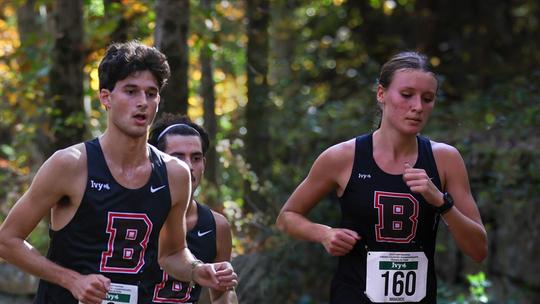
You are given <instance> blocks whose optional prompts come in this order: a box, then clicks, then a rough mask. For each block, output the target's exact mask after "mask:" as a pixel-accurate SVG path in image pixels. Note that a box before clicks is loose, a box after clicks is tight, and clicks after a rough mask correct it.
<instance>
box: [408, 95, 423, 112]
mask: <svg viewBox="0 0 540 304" xmlns="http://www.w3.org/2000/svg"><path fill="white" fill-rule="evenodd" d="M409 105H410V108H411V110H413V111H415V112H422V96H420V95H416V96H415V97H414V98H412V100H411V101H410V104H409Z"/></svg>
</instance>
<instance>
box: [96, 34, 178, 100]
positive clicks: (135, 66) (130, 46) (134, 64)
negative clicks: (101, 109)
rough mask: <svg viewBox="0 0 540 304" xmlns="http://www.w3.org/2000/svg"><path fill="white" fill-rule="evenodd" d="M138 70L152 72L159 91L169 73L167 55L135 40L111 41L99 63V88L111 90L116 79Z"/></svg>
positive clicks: (121, 78)
mask: <svg viewBox="0 0 540 304" xmlns="http://www.w3.org/2000/svg"><path fill="white" fill-rule="evenodd" d="M139 71H149V72H150V73H152V75H154V77H155V78H156V80H157V82H158V86H159V90H160V91H161V89H163V87H164V86H165V85H166V84H167V79H168V78H169V76H170V75H171V71H170V68H169V63H168V62H167V57H166V56H165V55H164V54H163V53H161V52H160V51H159V50H158V49H156V48H154V47H149V46H146V45H144V44H142V43H140V42H139V41H136V40H133V41H129V42H124V43H113V44H111V45H110V46H109V47H108V48H107V52H106V53H105V56H104V57H103V59H102V60H101V62H100V64H99V68H98V75H99V89H100V90H101V89H107V90H109V91H112V90H113V89H114V86H115V85H116V83H117V82H118V81H120V80H123V79H126V78H127V77H129V76H130V75H132V74H133V73H135V72H139Z"/></svg>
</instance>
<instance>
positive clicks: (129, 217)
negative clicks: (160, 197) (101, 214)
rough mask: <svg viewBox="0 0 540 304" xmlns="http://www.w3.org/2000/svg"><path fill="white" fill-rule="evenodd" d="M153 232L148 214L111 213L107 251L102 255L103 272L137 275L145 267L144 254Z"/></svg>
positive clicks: (109, 215) (108, 224)
mask: <svg viewBox="0 0 540 304" xmlns="http://www.w3.org/2000/svg"><path fill="white" fill-rule="evenodd" d="M151 232H152V222H151V221H150V219H149V218H148V216H147V215H146V214H142V213H119V212H109V214H108V218H107V233H108V234H109V241H108V243H107V251H105V252H103V253H102V254H101V264H100V271H101V272H114V273H137V272H139V270H140V269H141V268H142V267H143V266H144V254H145V252H146V248H147V246H148V239H149V236H150V233H151Z"/></svg>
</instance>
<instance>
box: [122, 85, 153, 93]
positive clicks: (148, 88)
mask: <svg viewBox="0 0 540 304" xmlns="http://www.w3.org/2000/svg"><path fill="white" fill-rule="evenodd" d="M123 88H125V89H135V88H139V86H138V85H136V84H133V83H126V84H125V85H124V86H123ZM145 90H152V91H156V92H157V91H159V90H158V88H157V87H156V86H150V87H147V88H145Z"/></svg>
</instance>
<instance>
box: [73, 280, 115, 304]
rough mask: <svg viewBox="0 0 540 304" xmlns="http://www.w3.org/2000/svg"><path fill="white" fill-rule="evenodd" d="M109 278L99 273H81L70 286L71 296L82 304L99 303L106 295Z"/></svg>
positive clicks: (109, 283)
mask: <svg viewBox="0 0 540 304" xmlns="http://www.w3.org/2000/svg"><path fill="white" fill-rule="evenodd" d="M110 286H111V280H110V279H108V278H106V277H104V276H102V275H100V274H90V275H81V276H80V278H79V279H77V280H75V281H74V282H73V286H72V287H71V288H70V291H71V293H72V294H73V296H74V297H75V298H76V299H77V300H79V301H80V302H81V303H84V304H100V303H101V301H103V300H104V299H105V297H106V296H107V292H108V291H109V287H110Z"/></svg>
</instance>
